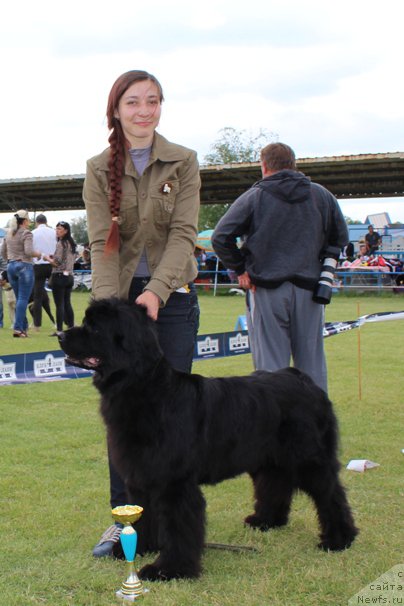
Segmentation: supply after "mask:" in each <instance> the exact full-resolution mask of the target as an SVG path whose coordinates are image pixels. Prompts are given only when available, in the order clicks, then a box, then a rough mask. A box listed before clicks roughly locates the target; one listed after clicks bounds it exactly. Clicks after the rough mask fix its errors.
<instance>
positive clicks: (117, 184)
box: [105, 70, 164, 253]
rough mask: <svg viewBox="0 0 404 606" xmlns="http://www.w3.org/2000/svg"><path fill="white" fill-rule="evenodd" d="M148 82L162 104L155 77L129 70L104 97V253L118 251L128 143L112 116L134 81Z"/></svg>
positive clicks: (159, 86) (139, 71) (160, 92)
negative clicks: (106, 191) (106, 200)
mask: <svg viewBox="0 0 404 606" xmlns="http://www.w3.org/2000/svg"><path fill="white" fill-rule="evenodd" d="M144 80H150V81H151V82H153V83H154V84H155V85H156V86H157V89H158V91H159V97H160V103H161V102H162V101H163V99H164V96H163V89H162V88H161V85H160V83H159V81H158V80H157V78H155V77H154V76H152V75H151V74H149V73H148V72H145V71H142V70H132V71H129V72H125V73H124V74H122V75H121V76H119V78H118V79H117V80H116V81H115V82H114V84H113V86H112V88H111V91H110V93H109V97H108V105H107V120H108V129H109V130H110V131H111V134H110V136H109V138H108V142H109V145H110V157H109V162H108V168H109V185H110V192H111V193H110V196H109V207H110V210H111V217H112V223H111V227H110V230H109V233H108V237H107V241H106V243H105V252H106V253H109V252H112V251H117V250H119V227H118V217H119V210H120V206H121V197H122V176H123V171H124V166H125V154H126V150H127V149H129V147H130V144H129V141H128V140H127V139H126V137H125V135H124V132H123V130H122V125H121V123H120V121H119V119H118V118H116V117H115V113H116V111H117V109H118V105H119V101H120V99H121V97H122V95H123V94H124V93H125V92H126V91H127V89H128V88H129V87H130V86H132V84H134V83H135V82H142V81H144Z"/></svg>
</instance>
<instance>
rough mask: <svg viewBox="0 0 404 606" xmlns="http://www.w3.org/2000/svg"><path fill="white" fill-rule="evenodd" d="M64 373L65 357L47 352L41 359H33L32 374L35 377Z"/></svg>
mask: <svg viewBox="0 0 404 606" xmlns="http://www.w3.org/2000/svg"><path fill="white" fill-rule="evenodd" d="M60 374H66V367H65V358H60V357H55V356H53V355H52V354H48V355H46V356H45V358H42V359H41V360H34V375H35V376H36V377H52V376H54V375H60Z"/></svg>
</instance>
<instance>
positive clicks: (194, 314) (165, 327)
mask: <svg viewBox="0 0 404 606" xmlns="http://www.w3.org/2000/svg"><path fill="white" fill-rule="evenodd" d="M148 281H149V280H148V279H142V278H134V279H133V280H132V284H131V287H130V290H129V296H128V300H129V302H134V301H135V299H136V298H137V297H138V296H139V295H140V294H141V292H142V291H143V288H144V287H145V285H146V284H147V282H148ZM189 287H190V292H189V293H178V292H173V293H172V294H171V296H170V297H169V299H168V301H167V303H166V305H165V306H164V307H162V308H161V309H160V311H159V315H158V318H157V322H156V324H157V333H158V338H159V343H160V346H161V349H162V350H163V352H164V355H165V357H166V358H167V360H168V361H169V362H170V364H172V366H173V367H174V368H176V369H177V370H181V371H182V372H191V367H192V359H193V355H194V347H195V341H196V336H197V334H198V328H199V305H198V297H197V295H196V290H195V286H194V284H190V285H189ZM184 405H186V403H184ZM108 459H109V477H110V491H111V507H112V508H114V507H117V506H118V505H126V503H127V502H128V498H127V496H126V488H125V483H124V481H123V480H122V478H121V477H120V476H119V474H118V472H117V471H116V469H115V468H114V465H113V463H112V461H111V458H110V456H109V454H108Z"/></svg>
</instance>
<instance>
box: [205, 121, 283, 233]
mask: <svg viewBox="0 0 404 606" xmlns="http://www.w3.org/2000/svg"><path fill="white" fill-rule="evenodd" d="M219 135H220V137H219V138H218V139H217V140H216V141H215V142H214V143H213V144H212V145H211V146H210V149H211V153H209V154H207V155H206V156H205V157H204V163H206V164H233V163H235V162H258V160H259V159H260V152H261V149H262V148H263V147H265V145H268V143H272V142H274V141H277V140H278V135H276V134H275V133H270V132H268V131H267V130H265V129H263V128H260V129H259V131H258V134H257V135H253V134H251V133H247V132H246V131H245V130H237V129H235V128H233V127H231V126H226V127H225V128H222V129H221V130H220V131H219ZM229 207H230V204H202V205H201V210H200V212H199V223H198V229H199V231H202V230H205V229H214V228H215V227H216V224H217V222H218V221H219V219H221V217H222V216H223V215H224V213H225V212H226V211H227V209H228V208H229Z"/></svg>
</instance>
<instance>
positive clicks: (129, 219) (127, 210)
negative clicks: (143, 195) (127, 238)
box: [119, 194, 139, 234]
mask: <svg viewBox="0 0 404 606" xmlns="http://www.w3.org/2000/svg"><path fill="white" fill-rule="evenodd" d="M138 225H139V210H138V203H137V196H136V194H123V196H122V199H121V209H120V211H119V231H120V232H121V233H122V234H127V233H133V232H135V231H136V230H137V228H138Z"/></svg>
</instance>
